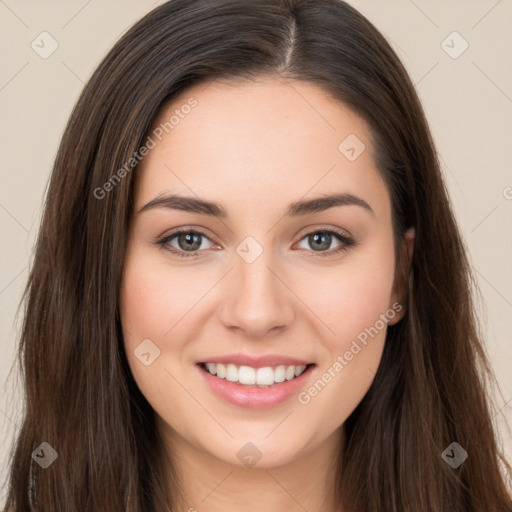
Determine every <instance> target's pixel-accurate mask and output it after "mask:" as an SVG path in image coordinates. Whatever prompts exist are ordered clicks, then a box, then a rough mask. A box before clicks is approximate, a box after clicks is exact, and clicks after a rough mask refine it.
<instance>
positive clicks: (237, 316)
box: [120, 79, 405, 467]
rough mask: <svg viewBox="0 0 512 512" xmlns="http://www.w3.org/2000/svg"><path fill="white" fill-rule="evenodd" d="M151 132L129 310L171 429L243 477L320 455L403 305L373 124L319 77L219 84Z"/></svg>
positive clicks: (171, 434)
mask: <svg viewBox="0 0 512 512" xmlns="http://www.w3.org/2000/svg"><path fill="white" fill-rule="evenodd" d="M165 123H167V124H165ZM150 138H151V139H148V141H147V143H146V151H147V154H146V156H145V157H144V159H143V161H142V163H141V164H140V165H139V168H138V169H137V179H136V183H135V195H134V213H133V217H132V222H131V226H130V232H129V241H128V247H127V252H126V259H125V266H124V274H123V282H122V288H121V296H120V308H121V318H122V325H123V333H124V343H125V348H126V354H127V357H128V362H129V364H130V368H131V371H132V373H133V376H134V378H135V380H136V382H137V384H138V386H139V388H140V390H141V392H142V393H143V395H144V396H145V397H146V399H147V400H148V402H149V403H150V404H151V406H152V407H153V408H154V410H155V411H156V413H157V417H158V421H159V426H160V428H161V429H162V431H163V434H164V436H165V437H166V439H167V440H168V441H169V443H171V444H173V443H174V445H175V446H179V445H186V446H188V447H191V448H193V449H195V450H198V451H199V452H201V453H203V454H207V455H211V456H213V457H215V458H217V459H219V460H221V461H224V462H226V463H229V464H235V465H239V466H241V465H255V466H266V467H271V466H277V465H283V464H285V463H288V462H291V461H293V460H294V459H295V458H296V457H298V456H299V455H301V454H306V453H309V452H311V451H312V450H314V449H315V448H317V449H318V448H319V447H320V446H321V445H323V444H324V443H326V442H327V441H328V440H329V439H333V438H334V437H336V436H338V434H339V433H340V427H341V426H342V425H343V423H344V421H345V420H346V418H347V417H348V416H349V415H350V414H351V413H352V411H353V410H354V409H355V407H356V406H357V405H358V404H359V402H360V401H361V399H362V398H363V396H364V395H365V393H366V392H367V390H368V388H369V387H370V384H371V383H372V380H373V379H374V375H375V372H376V371H377V367H378V365H379V362H380V359H381V355H382V350H383V347H384V341H385V336H386V327H387V325H391V324H394V323H396V322H397V321H398V320H400V318H401V317H402V316H403V313H404V312H405V308H404V307H402V305H401V303H400V301H401V295H399V291H400V290H399V289H398V286H397V287H396V288H395V287H394V283H395V272H394V270H395V252H394V246H393V231H392V224H391V204H390V196H389V193H388V190H387V187H386V185H385V183H384V181H383V179H382V178H381V176H380V174H379V172H378V171H377V169H376V167H375V162H374V159H373V157H372V156H371V151H372V147H371V143H370V138H369V131H368V127H367V125H366V124H365V122H364V121H363V120H362V119H361V118H360V117H359V116H357V115H355V114H354V113H353V112H352V111H350V110H349V109H348V108H347V107H345V106H344V105H343V104H341V103H339V102H335V101H333V100H331V99H329V98H328V96H327V95H326V94H325V93H324V91H323V90H322V89H321V88H318V87H317V86H315V85H313V84H311V83H307V82H297V81H292V82H289V84H285V83H282V82H280V81H277V80H274V79H269V80H266V81H264V82H260V83H256V82H249V83H244V84H243V85H240V84H237V85H230V84H228V83H221V82H218V81H217V82H212V83H210V84H209V85H208V86H205V85H204V84H203V85H198V86H195V87H193V88H190V89H188V90H187V91H186V92H185V93H182V94H181V96H180V97H179V98H177V99H175V100H174V101H173V104H172V105H170V106H168V107H167V108H165V109H164V110H163V111H162V112H161V113H160V115H159V117H158V118H157V120H156V122H155V124H154V126H153V128H152V132H151V133H150ZM146 151H142V153H145V152H146ZM334 195H336V196H338V197H337V199H332V198H331V199H329V200H328V201H327V200H326V199H325V198H326V197H331V196H334ZM171 196H172V197H174V198H175V199H171ZM178 198H186V199H178ZM155 199H157V200H156V201H155ZM203 201H205V202H208V203H215V204H216V205H217V206H207V205H204V204H203ZM221 213H222V215H221ZM178 230H183V231H186V232H189V234H188V235H187V233H185V234H181V235H180V234H178V235H176V234H175V232H176V231H178ZM397 282H398V278H397ZM202 363H209V364H208V367H209V368H210V370H211V371H212V372H213V373H217V375H216V376H214V375H212V374H211V373H209V372H208V371H207V370H206V369H205V368H206V365H203V364H202ZM214 363H218V364H214ZM304 366H306V369H305V370H304ZM290 367H291V368H290ZM303 370H304V371H303ZM301 371H303V373H302V374H300V372H301ZM224 373H225V377H224V378H222V375H224ZM295 374H300V375H299V376H298V377H295ZM292 376H293V378H292ZM237 379H239V380H241V381H242V382H245V383H240V382H239V381H238V382H237ZM276 381H277V382H276ZM270 382H274V384H272V385H269V383H270ZM251 383H255V384H251ZM258 383H260V385H261V386H264V385H268V387H259V385H257V384H258Z"/></svg>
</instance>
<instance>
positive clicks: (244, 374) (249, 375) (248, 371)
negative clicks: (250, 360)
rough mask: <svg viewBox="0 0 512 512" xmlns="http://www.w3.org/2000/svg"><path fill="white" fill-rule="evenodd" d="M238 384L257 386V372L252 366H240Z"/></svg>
mask: <svg viewBox="0 0 512 512" xmlns="http://www.w3.org/2000/svg"><path fill="white" fill-rule="evenodd" d="M238 382H240V384H249V385H253V384H256V371H255V370H254V368H251V367H250V366H240V369H239V370H238Z"/></svg>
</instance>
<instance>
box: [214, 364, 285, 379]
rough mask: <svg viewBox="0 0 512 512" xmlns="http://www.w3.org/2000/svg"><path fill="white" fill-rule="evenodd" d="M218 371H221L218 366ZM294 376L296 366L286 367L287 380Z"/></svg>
mask: <svg viewBox="0 0 512 512" xmlns="http://www.w3.org/2000/svg"><path fill="white" fill-rule="evenodd" d="M217 371H219V370H218V368H217ZM293 377H295V366H288V368H286V380H292V379H293Z"/></svg>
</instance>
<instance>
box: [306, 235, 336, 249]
mask: <svg viewBox="0 0 512 512" xmlns="http://www.w3.org/2000/svg"><path fill="white" fill-rule="evenodd" d="M323 237H326V239H327V241H324V242H323V244H322V241H321V239H322V238H323ZM311 238H312V239H313V240H314V242H315V243H317V242H318V241H319V239H320V245H323V247H321V248H322V249H328V248H329V245H330V238H331V235H329V234H328V233H316V234H314V235H312V236H311V237H310V239H311Z"/></svg>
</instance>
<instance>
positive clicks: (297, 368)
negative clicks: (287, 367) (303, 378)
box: [295, 365, 306, 377]
mask: <svg viewBox="0 0 512 512" xmlns="http://www.w3.org/2000/svg"><path fill="white" fill-rule="evenodd" d="M305 369H306V366H305V365H301V366H297V367H296V368H295V377H298V376H299V375H300V374H301V373H302V372H303V371H304V370H305Z"/></svg>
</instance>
